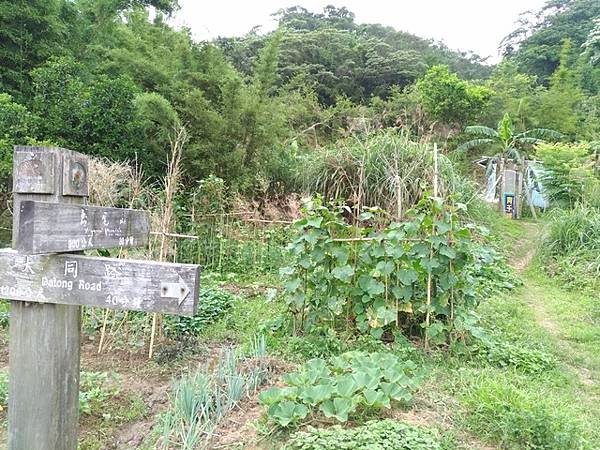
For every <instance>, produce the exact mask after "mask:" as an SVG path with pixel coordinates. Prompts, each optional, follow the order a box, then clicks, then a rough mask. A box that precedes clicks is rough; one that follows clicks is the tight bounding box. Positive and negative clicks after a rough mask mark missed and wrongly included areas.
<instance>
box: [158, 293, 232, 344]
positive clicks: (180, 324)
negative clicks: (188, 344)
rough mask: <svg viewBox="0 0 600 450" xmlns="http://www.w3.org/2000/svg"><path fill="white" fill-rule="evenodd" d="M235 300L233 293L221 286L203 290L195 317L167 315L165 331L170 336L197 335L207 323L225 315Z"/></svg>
mask: <svg viewBox="0 0 600 450" xmlns="http://www.w3.org/2000/svg"><path fill="white" fill-rule="evenodd" d="M234 300H235V296H234V295H233V294H230V293H229V292H227V291H224V290H222V289H219V288H210V289H204V290H201V291H200V299H199V300H198V310H197V311H196V314H195V315H194V316H193V317H184V316H169V315H167V316H165V322H164V328H165V333H166V334H167V335H169V336H181V335H188V336H197V335H199V334H200V333H202V331H203V330H204V329H205V328H206V326H207V325H209V324H211V323H213V322H216V321H217V320H218V319H220V318H221V317H223V316H224V315H225V313H226V312H227V311H228V310H229V308H231V305H232V304H233V301H234Z"/></svg>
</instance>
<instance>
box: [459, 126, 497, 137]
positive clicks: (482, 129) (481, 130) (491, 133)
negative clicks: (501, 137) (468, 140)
mask: <svg viewBox="0 0 600 450" xmlns="http://www.w3.org/2000/svg"><path fill="white" fill-rule="evenodd" d="M465 132H466V133H469V134H478V135H480V136H487V137H489V138H497V137H498V132H497V131H496V130H494V129H493V128H490V127H486V126H483V125H472V126H470V127H467V128H465Z"/></svg>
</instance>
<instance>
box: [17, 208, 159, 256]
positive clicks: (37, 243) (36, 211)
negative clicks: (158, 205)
mask: <svg viewBox="0 0 600 450" xmlns="http://www.w3.org/2000/svg"><path fill="white" fill-rule="evenodd" d="M18 214H19V216H20V220H19V222H20V225H19V232H18V234H17V242H16V249H17V250H18V251H19V252H21V253H27V254H40V253H60V252H72V251H80V250H91V249H95V248H112V247H144V246H146V245H147V244H148V235H149V232H150V217H149V215H148V213H147V212H146V211H139V210H135V209H121V208H104V207H100V206H79V205H61V206H60V208H57V207H56V203H49V202H34V201H31V200H27V201H22V202H21V206H20V208H19V211H18Z"/></svg>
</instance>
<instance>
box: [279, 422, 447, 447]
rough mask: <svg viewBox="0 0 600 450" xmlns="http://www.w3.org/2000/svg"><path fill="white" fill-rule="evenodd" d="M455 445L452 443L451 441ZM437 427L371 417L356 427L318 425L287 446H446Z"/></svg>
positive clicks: (289, 442) (294, 436)
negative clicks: (323, 427) (320, 426)
mask: <svg viewBox="0 0 600 450" xmlns="http://www.w3.org/2000/svg"><path fill="white" fill-rule="evenodd" d="M450 445H451V444H450ZM450 445H449V444H444V442H443V440H442V439H440V437H439V436H438V433H437V432H436V431H435V430H431V429H429V428H424V427H419V426H416V425H410V424H407V423H405V422H398V421H395V420H389V419H386V420H379V421H375V420H373V421H369V422H367V423H365V424H364V425H363V426H360V427H356V428H350V429H347V428H342V427H340V426H339V425H336V426H333V427H331V428H325V429H317V428H313V427H309V428H308V431H299V432H296V433H294V434H293V435H292V436H291V438H290V440H289V441H288V443H287V446H286V447H285V449H286V450H344V449H347V450H446V449H448V450H449V449H450V448H452V447H453V446H450Z"/></svg>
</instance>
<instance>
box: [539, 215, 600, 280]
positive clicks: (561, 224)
mask: <svg viewBox="0 0 600 450" xmlns="http://www.w3.org/2000/svg"><path fill="white" fill-rule="evenodd" d="M599 236H600V209H597V208H593V207H590V206H586V205H582V204H579V205H577V206H575V207H574V208H573V209H570V210H556V211H554V212H553V213H552V215H551V216H550V220H549V222H548V224H547V226H546V230H545V233H544V238H543V239H542V241H541V245H540V247H539V250H538V252H539V255H540V257H541V259H542V261H543V262H544V265H545V268H546V271H547V272H548V273H549V274H550V275H553V276H558V277H559V278H560V279H561V280H562V281H563V282H566V283H567V284H568V285H570V286H575V287H577V288H589V289H590V290H591V291H594V290H595V288H596V287H598V286H599V285H600V284H599V282H598V279H599V278H600V277H599V276H600V256H599V255H600V238H599ZM596 292H597V291H596Z"/></svg>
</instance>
